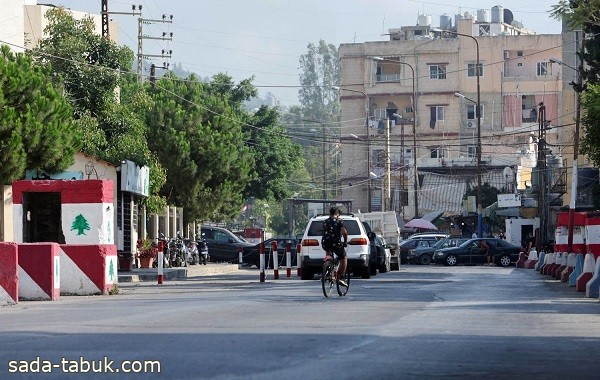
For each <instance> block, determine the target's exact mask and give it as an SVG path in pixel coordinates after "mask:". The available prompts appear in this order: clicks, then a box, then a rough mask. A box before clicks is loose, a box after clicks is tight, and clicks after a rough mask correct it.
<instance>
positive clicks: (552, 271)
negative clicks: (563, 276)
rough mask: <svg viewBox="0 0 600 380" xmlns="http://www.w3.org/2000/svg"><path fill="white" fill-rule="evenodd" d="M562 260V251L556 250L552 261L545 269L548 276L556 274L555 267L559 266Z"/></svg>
mask: <svg viewBox="0 0 600 380" xmlns="http://www.w3.org/2000/svg"><path fill="white" fill-rule="evenodd" d="M561 262H562V252H556V253H555V254H554V262H553V263H552V265H550V266H549V267H548V268H547V269H546V274H547V275H548V276H551V277H554V275H555V274H556V269H558V267H560V263H561Z"/></svg>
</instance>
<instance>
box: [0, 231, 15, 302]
mask: <svg viewBox="0 0 600 380" xmlns="http://www.w3.org/2000/svg"><path fill="white" fill-rule="evenodd" d="M17 250H18V248H17V245H16V244H15V243H0V305H6V304H15V303H17V302H19V263H18V253H17Z"/></svg>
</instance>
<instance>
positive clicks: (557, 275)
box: [551, 252, 568, 280]
mask: <svg viewBox="0 0 600 380" xmlns="http://www.w3.org/2000/svg"><path fill="white" fill-rule="evenodd" d="M567 258H568V255H567V252H562V255H561V256H560V262H559V263H558V267H556V269H554V270H553V271H552V274H551V275H552V277H554V278H555V279H557V280H560V276H561V275H562V272H563V270H565V268H566V267H567Z"/></svg>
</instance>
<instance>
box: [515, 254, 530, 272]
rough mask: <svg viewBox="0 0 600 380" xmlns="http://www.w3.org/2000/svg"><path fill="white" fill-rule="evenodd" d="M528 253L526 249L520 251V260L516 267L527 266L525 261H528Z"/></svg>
mask: <svg viewBox="0 0 600 380" xmlns="http://www.w3.org/2000/svg"><path fill="white" fill-rule="evenodd" d="M527 256H528V255H527V253H526V252H525V251H524V250H521V252H519V260H517V262H516V263H515V268H525V262H526V261H527Z"/></svg>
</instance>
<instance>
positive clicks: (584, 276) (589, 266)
mask: <svg viewBox="0 0 600 380" xmlns="http://www.w3.org/2000/svg"><path fill="white" fill-rule="evenodd" d="M595 265H596V260H595V259H594V255H592V254H591V253H588V254H586V255H585V259H584V261H583V272H582V273H581V274H580V275H579V277H577V282H576V283H575V290H576V291H578V292H585V286H586V285H587V283H588V281H589V280H591V279H592V277H594V266H595Z"/></svg>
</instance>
